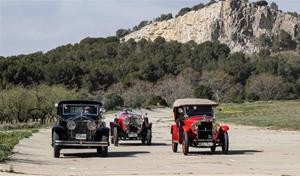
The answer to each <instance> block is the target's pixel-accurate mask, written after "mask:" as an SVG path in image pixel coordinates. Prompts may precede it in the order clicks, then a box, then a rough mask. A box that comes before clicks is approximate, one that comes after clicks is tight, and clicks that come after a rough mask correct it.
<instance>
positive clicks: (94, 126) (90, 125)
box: [86, 121, 97, 131]
mask: <svg viewBox="0 0 300 176" xmlns="http://www.w3.org/2000/svg"><path fill="white" fill-rule="evenodd" d="M86 126H87V128H88V129H89V130H91V131H93V130H96V129H97V124H96V122H95V121H89V122H88V123H87V124H86Z"/></svg>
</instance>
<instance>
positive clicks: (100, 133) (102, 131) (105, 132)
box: [95, 127, 109, 141]
mask: <svg viewBox="0 0 300 176" xmlns="http://www.w3.org/2000/svg"><path fill="white" fill-rule="evenodd" d="M103 135H104V136H107V140H108V136H109V128H108V127H100V128H97V129H96V133H95V140H96V141H101V139H102V136H103Z"/></svg>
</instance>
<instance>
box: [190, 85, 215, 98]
mask: <svg viewBox="0 0 300 176" xmlns="http://www.w3.org/2000/svg"><path fill="white" fill-rule="evenodd" d="M193 94H194V96H195V97H196V98H207V99H212V96H213V92H212V90H211V88H210V87H209V86H205V85H199V86H197V87H196V88H195V90H194V93H193Z"/></svg>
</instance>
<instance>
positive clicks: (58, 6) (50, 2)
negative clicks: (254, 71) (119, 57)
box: [0, 0, 300, 56]
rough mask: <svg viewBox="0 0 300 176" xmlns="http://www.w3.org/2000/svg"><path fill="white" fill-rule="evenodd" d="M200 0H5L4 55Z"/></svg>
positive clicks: (0, 44)
mask: <svg viewBox="0 0 300 176" xmlns="http://www.w3.org/2000/svg"><path fill="white" fill-rule="evenodd" d="M200 2H202V3H207V2H208V0H0V56H10V55H18V54H28V53H32V52H36V51H43V52H46V51H48V50H50V49H53V48H55V47H57V46H60V45H64V44H68V43H77V42H79V41H80V40H81V39H83V38H85V37H88V36H90V37H107V36H111V35H114V34H115V31H116V30H117V29H120V28H132V27H133V26H134V25H137V24H138V23H139V22H141V21H142V20H152V19H153V18H155V17H158V16H160V14H163V13H169V12H171V13H173V15H174V14H176V13H177V12H178V11H179V10H180V9H181V8H183V7H191V6H193V5H195V4H198V3H200ZM269 2H272V1H269ZM274 2H276V3H277V4H278V5H279V8H280V9H282V10H283V11H297V12H300V1H299V0H274Z"/></svg>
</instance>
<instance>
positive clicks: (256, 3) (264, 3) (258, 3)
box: [254, 0, 268, 6]
mask: <svg viewBox="0 0 300 176" xmlns="http://www.w3.org/2000/svg"><path fill="white" fill-rule="evenodd" d="M254 4H255V5H256V6H267V5H268V2H267V1H264V0H261V1H257V2H255V3H254Z"/></svg>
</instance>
